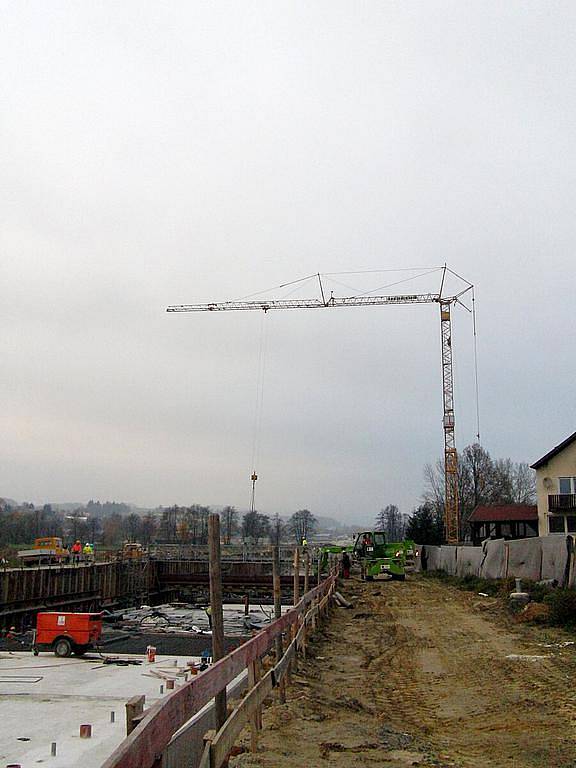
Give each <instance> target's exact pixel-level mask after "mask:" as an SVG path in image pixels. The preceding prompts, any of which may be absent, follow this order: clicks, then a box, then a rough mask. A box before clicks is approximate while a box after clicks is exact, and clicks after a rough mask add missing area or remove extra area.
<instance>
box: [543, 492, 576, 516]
mask: <svg viewBox="0 0 576 768" xmlns="http://www.w3.org/2000/svg"><path fill="white" fill-rule="evenodd" d="M574 511H576V493H553V494H549V495H548V512H574Z"/></svg>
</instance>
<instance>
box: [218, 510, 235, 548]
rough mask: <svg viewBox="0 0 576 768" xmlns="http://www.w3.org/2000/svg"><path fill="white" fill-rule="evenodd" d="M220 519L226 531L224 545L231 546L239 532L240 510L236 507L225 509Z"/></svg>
mask: <svg viewBox="0 0 576 768" xmlns="http://www.w3.org/2000/svg"><path fill="white" fill-rule="evenodd" d="M220 518H221V520H222V529H223V531H224V544H230V542H231V541H232V536H234V534H235V533H236V531H237V530H238V510H237V509H236V507H224V509H223V510H222V514H221V515H220Z"/></svg>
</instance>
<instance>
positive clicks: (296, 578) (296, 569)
mask: <svg viewBox="0 0 576 768" xmlns="http://www.w3.org/2000/svg"><path fill="white" fill-rule="evenodd" d="M299 600H300V550H299V549H298V547H296V549H295V550H294V605H296V603H297V602H298V601H299Z"/></svg>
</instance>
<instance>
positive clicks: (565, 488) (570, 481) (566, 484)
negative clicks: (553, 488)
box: [558, 477, 576, 495]
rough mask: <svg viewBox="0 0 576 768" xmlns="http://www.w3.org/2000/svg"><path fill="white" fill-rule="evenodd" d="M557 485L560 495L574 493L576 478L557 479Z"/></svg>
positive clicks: (575, 490) (575, 491)
mask: <svg viewBox="0 0 576 768" xmlns="http://www.w3.org/2000/svg"><path fill="white" fill-rule="evenodd" d="M558 484H559V489H560V493H561V494H563V495H564V494H567V493H576V477H559V478H558Z"/></svg>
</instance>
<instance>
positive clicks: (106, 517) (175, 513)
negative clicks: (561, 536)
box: [0, 499, 317, 548]
mask: <svg viewBox="0 0 576 768" xmlns="http://www.w3.org/2000/svg"><path fill="white" fill-rule="evenodd" d="M210 511H211V509H210V507H208V506H203V505H201V504H191V505H190V506H179V505H173V506H171V507H160V508H158V509H156V510H151V511H147V512H146V513H145V514H137V513H135V512H134V511H132V508H131V507H130V506H129V505H128V504H124V503H120V502H115V501H112V502H109V501H106V502H100V501H94V500H90V501H89V502H88V503H87V504H86V505H85V506H79V507H76V508H75V509H53V508H52V506H51V505H50V504H45V505H44V506H43V507H35V506H34V504H31V503H23V504H19V505H18V506H11V505H10V504H8V503H7V502H5V501H3V500H1V499H0V547H1V546H6V545H25V544H30V543H31V542H32V541H33V540H34V539H35V538H39V537H41V536H59V537H61V538H62V539H63V540H64V542H65V543H71V542H73V541H76V540H77V539H79V540H80V541H83V542H85V541H90V542H95V543H98V544H99V545H101V546H104V547H106V548H113V547H115V546H118V545H119V544H121V543H122V542H124V541H138V542H140V543H142V544H145V545H148V544H151V543H156V542H160V543H161V542H165V543H168V542H170V543H182V544H198V545H202V544H206V543H207V541H208V515H209V514H210ZM219 514H220V518H221V531H222V540H223V543H224V544H225V545H229V544H231V543H232V542H233V541H234V540H238V539H240V540H242V541H243V542H246V543H252V544H256V545H258V544H261V543H264V542H271V543H273V544H280V543H281V542H284V541H289V540H293V541H294V542H297V543H301V542H302V541H303V540H304V539H307V538H308V537H309V536H310V535H311V534H312V533H313V532H314V531H315V530H316V528H317V521H316V518H315V517H314V515H313V514H312V513H311V512H310V510H308V509H300V510H298V511H297V512H295V513H294V514H293V515H292V516H291V517H290V518H289V519H288V520H283V519H282V518H281V517H280V515H278V514H277V515H275V516H274V517H272V518H270V517H269V516H268V515H265V514H262V513H260V512H257V511H253V512H246V513H244V515H241V514H240V512H239V511H238V510H237V509H236V508H235V507H233V506H225V507H224V508H223V509H222V510H221V511H220V513H219Z"/></svg>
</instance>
